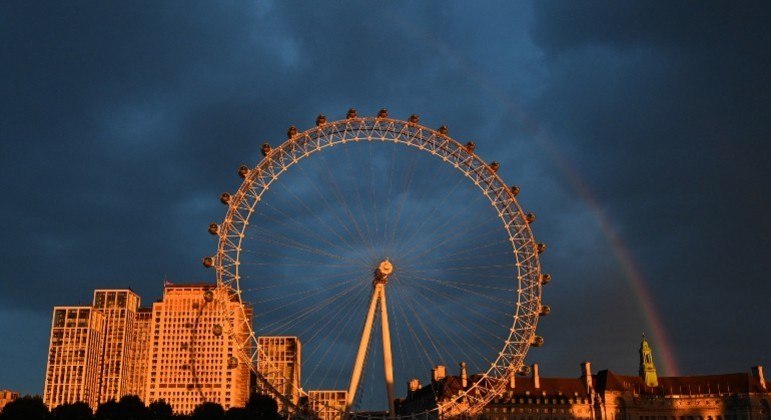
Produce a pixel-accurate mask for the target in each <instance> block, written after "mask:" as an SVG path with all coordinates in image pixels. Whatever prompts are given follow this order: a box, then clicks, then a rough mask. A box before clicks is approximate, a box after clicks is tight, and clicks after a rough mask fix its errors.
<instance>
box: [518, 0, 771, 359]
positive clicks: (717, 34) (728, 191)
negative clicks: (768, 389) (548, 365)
mask: <svg viewBox="0 0 771 420" xmlns="http://www.w3.org/2000/svg"><path fill="white" fill-rule="evenodd" d="M770 16H771V14H769V7H768V4H765V3H760V2H758V3H745V4H741V5H738V6H737V7H734V6H732V5H727V4H724V3H706V4H705V3H698V4H697V3H680V4H677V5H669V4H667V5H664V4H657V3H652V4H651V3H647V4H643V3H634V4H627V3H617V2H601V3H592V4H591V5H586V4H582V5H578V4H575V3H553V2H552V3H548V2H547V3H538V4H537V5H536V8H535V24H534V25H533V29H532V35H533V39H534V42H535V43H536V45H538V46H539V47H541V48H542V49H543V51H544V54H545V56H544V63H545V66H546V67H547V68H548V69H549V75H548V81H547V85H548V88H547V89H546V90H545V92H544V95H543V96H542V97H541V98H540V99H539V100H538V101H537V103H536V104H535V106H534V108H535V109H537V111H534V112H536V113H537V114H538V115H539V116H540V118H541V121H542V123H543V124H545V125H548V127H549V128H550V129H551V130H552V132H553V133H554V134H555V137H556V138H558V139H559V140H557V142H560V143H563V147H565V149H566V150H570V151H571V160H572V162H573V163H574V164H575V165H576V167H577V168H578V171H579V173H582V174H584V176H585V177H586V181H587V183H588V184H589V185H590V188H591V189H592V190H593V191H594V192H595V193H596V195H597V196H598V198H599V200H600V203H601V205H602V207H603V208H604V209H606V211H607V212H608V213H609V215H610V217H611V219H612V220H613V222H614V225H615V226H616V228H617V229H618V230H619V231H620V232H621V235H622V237H623V238H624V239H625V240H626V241H627V243H628V246H629V249H630V250H631V251H632V253H633V255H634V256H635V257H636V259H637V261H638V263H639V265H640V266H641V268H642V271H643V274H644V276H645V278H646V279H647V280H648V285H649V287H650V289H651V292H652V296H653V297H654V300H655V301H656V302H655V306H656V307H657V308H658V310H659V311H660V312H661V315H662V318H663V319H664V320H665V321H664V322H665V324H666V328H667V330H668V333H669V336H670V337H671V338H672V346H673V347H674V348H675V349H676V355H677V359H678V361H679V362H680V368H681V370H682V371H685V372H693V373H696V372H706V371H710V370H715V369H718V366H720V367H722V369H733V370H743V369H746V367H747V365H748V364H749V363H758V362H761V361H767V360H768V352H769V350H770V349H771V341H770V340H771V339H769V337H768V335H767V334H762V333H760V331H753V330H752V329H745V327H744V326H743V324H745V322H746V320H747V319H748V318H751V319H754V320H756V321H757V322H759V325H768V324H769V323H771V318H769V314H768V311H766V310H765V309H764V308H765V307H766V306H767V302H768V296H769V292H770V291H771V289H769V287H768V285H767V283H766V282H765V280H764V278H765V277H766V274H765V273H768V271H769V269H770V268H771V266H769V241H768V238H769V236H770V234H771V225H770V224H769V222H770V221H771V219H769V208H771V206H770V204H771V203H770V202H769V198H768V194H767V191H768V182H769V166H768V158H769V153H768V151H769V146H768V143H767V140H768V138H769V136H771V125H769V121H771V95H769V93H770V92H769V87H771V77H769V72H768V69H769V68H771V55H769V54H768V51H769V50H770V49H771V31H769V29H768V22H769V17H770ZM555 105H556V106H555ZM594 303H595V305H592V306H591V307H589V308H587V311H588V312H587V315H588V317H592V316H596V317H600V318H606V317H608V316H614V315H615V314H617V313H619V312H621V311H623V308H614V307H613V306H614V305H613V302H612V300H607V299H596V300H594ZM608 303H610V305H609V307H608ZM758 333H760V334H758ZM635 334H639V332H638V331H634V330H632V331H627V333H626V334H625V335H627V336H629V335H632V336H633V335H635ZM603 339H611V338H610V337H606V338H603ZM716 341H717V342H719V344H717V343H716ZM616 351H617V350H616V349H615V348H613V349H611V351H609V352H607V359H608V360H609V361H610V365H611V366H613V364H614V363H619V361H620V358H617V357H616V358H615V360H613V359H614V357H613V356H612V355H613V353H615V352H616ZM600 359H605V357H601V358H600ZM710 361H711V362H710Z"/></svg>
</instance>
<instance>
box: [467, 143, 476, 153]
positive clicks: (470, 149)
mask: <svg viewBox="0 0 771 420" xmlns="http://www.w3.org/2000/svg"><path fill="white" fill-rule="evenodd" d="M476 148H477V144H476V143H474V142H473V141H470V142H468V143H466V151H467V152H469V153H471V154H472V155H473V154H474V149H476Z"/></svg>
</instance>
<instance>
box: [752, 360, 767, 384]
mask: <svg viewBox="0 0 771 420" xmlns="http://www.w3.org/2000/svg"><path fill="white" fill-rule="evenodd" d="M752 376H754V377H755V379H757V380H758V382H760V387H761V388H763V389H765V390H768V388H766V378H765V376H763V366H760V365H758V366H753V367H752Z"/></svg>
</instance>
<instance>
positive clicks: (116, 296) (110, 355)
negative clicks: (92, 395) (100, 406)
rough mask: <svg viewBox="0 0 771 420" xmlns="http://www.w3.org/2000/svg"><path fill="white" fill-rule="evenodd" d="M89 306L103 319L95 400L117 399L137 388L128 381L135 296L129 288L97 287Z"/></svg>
mask: <svg viewBox="0 0 771 420" xmlns="http://www.w3.org/2000/svg"><path fill="white" fill-rule="evenodd" d="M93 307H94V308H95V309H98V310H99V311H100V312H101V313H102V314H103V315H104V318H105V327H104V328H105V329H104V347H103V350H102V356H101V364H102V366H101V372H100V375H99V402H100V403H103V402H107V401H110V400H116V401H117V400H120V398H121V397H122V396H124V395H129V394H135V393H136V392H137V390H138V389H137V386H136V385H135V384H133V383H132V382H131V381H132V379H133V373H134V364H135V359H136V355H135V354H134V347H135V346H134V343H135V341H134V338H135V337H134V320H135V318H136V311H137V309H138V308H139V296H137V294H136V293H134V292H133V291H131V290H129V289H118V290H107V289H97V290H95V291H94V304H93Z"/></svg>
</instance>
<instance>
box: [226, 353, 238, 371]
mask: <svg viewBox="0 0 771 420" xmlns="http://www.w3.org/2000/svg"><path fill="white" fill-rule="evenodd" d="M237 367H238V358H237V357H236V356H230V358H229V359H228V369H235V368H237Z"/></svg>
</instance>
